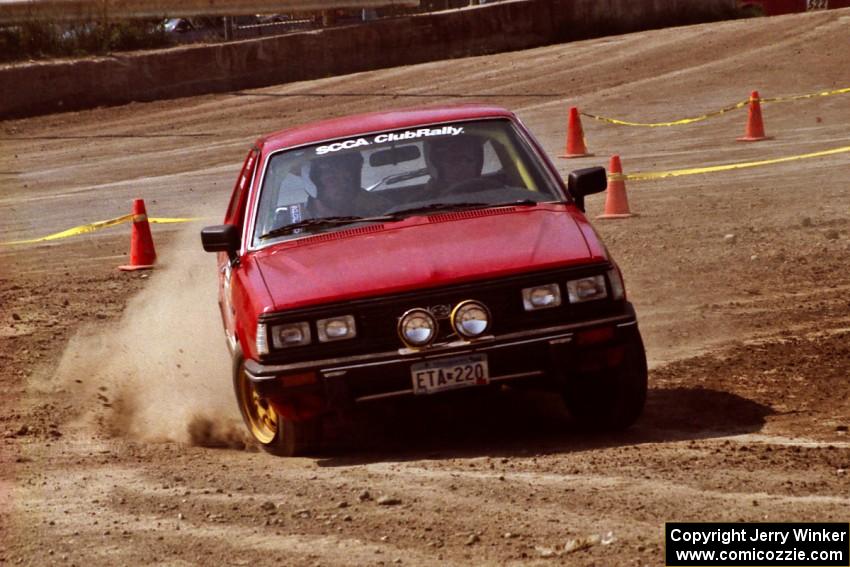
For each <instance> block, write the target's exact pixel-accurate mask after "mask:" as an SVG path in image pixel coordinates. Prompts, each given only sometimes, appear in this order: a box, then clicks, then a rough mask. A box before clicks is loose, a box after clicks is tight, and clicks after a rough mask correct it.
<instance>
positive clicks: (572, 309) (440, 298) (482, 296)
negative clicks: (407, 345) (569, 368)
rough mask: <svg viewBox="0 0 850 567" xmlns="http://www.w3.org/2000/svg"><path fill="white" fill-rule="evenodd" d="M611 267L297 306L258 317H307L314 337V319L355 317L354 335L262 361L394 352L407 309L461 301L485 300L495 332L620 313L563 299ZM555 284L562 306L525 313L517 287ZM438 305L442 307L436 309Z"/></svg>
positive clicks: (445, 329) (601, 304)
mask: <svg viewBox="0 0 850 567" xmlns="http://www.w3.org/2000/svg"><path fill="white" fill-rule="evenodd" d="M609 267H610V266H609V265H608V264H596V265H594V266H583V267H580V268H576V269H570V270H565V269H561V270H557V271H547V272H536V273H532V274H523V275H519V276H510V277H505V278H499V279H495V280H494V279H488V280H486V281H477V282H470V283H464V284H458V285H453V286H449V287H441V288H432V289H423V290H418V291H416V292H409V293H404V294H398V295H391V296H381V297H376V298H369V299H360V300H355V301H348V302H345V303H341V304H332V305H323V306H320V307H312V308H304V309H297V310H292V311H287V312H281V313H273V314H266V315H263V316H261V318H260V320H261V322H264V323H268V324H278V323H285V322H295V321H305V320H307V321H310V324H311V325H313V328H312V336H313V337H316V336H318V335H317V333H316V329H315V321H316V320H317V319H323V318H326V317H333V316H339V315H354V318H355V321H356V325H357V337H356V338H354V339H351V340H344V341H339V342H333V343H321V344H316V343H314V344H312V345H308V346H304V347H294V348H289V349H283V350H278V351H275V352H272V353H271V354H269V355H266V356H264V357H262V361H263V362H270V363H290V362H298V361H304V360H312V359H326V358H335V357H340V356H348V355H353V354H367V353H369V352H386V351H393V350H396V349H399V348H402V347H404V344H403V343H402V342H401V339H400V338H399V337H398V333H397V325H398V319H399V318H400V317H401V315H402V314H404V312H405V311H407V310H408V309H413V308H415V307H420V308H426V309H429V310H431V311H432V313H433V312H435V311H437V312H439V311H441V310H442V311H445V307H448V308H449V310H450V308H451V307H454V306H455V305H457V304H458V303H459V302H461V301H463V300H465V299H474V300H477V301H480V302H482V303H484V304H485V305H486V306H487V307H488V308H489V309H490V312H491V314H492V316H493V322H492V327H491V330H490V333H492V334H494V335H496V336H498V335H501V334H505V333H511V332H516V331H522V330H531V329H535V328H542V327H548V326H553V325H560V324H565V323H571V322H580V321H583V320H588V319H595V318H600V317H605V316H610V315H616V314H619V313H622V312H623V309H624V303H623V302H614V301H610V300H607V299H605V300H598V301H592V302H588V303H585V304H578V305H571V304H569V303H568V301H567V296H566V286H565V282H566V281H567V280H570V279H576V278H581V277H585V276H589V275H596V274H600V273H604V272H605V271H606V270H607V269H608V268H609ZM550 283H558V284H559V285H560V286H561V296H562V304H561V305H560V306H559V307H555V308H551V309H542V310H538V311H532V312H527V311H525V310H524V309H523V305H522V289H523V288H526V287H532V286H535V285H545V284H550ZM438 306H440V307H442V309H440V308H439V307H438ZM438 322H439V325H440V329H439V333H438V339H437V340H438V342H439V341H440V340H448V339H451V338H452V337H454V333H453V331H452V328H451V324H450V322H449V318H448V314H447V313H446V314H445V317H439V316H438Z"/></svg>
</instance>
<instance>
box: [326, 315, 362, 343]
mask: <svg viewBox="0 0 850 567" xmlns="http://www.w3.org/2000/svg"><path fill="white" fill-rule="evenodd" d="M316 329H317V330H318V332H319V342H320V343H327V342H330V341H341V340H343V339H353V338H354V337H356V336H357V328H356V327H355V326H354V317H353V316H351V315H345V316H343V317H332V318H330V319H319V320H318V321H316Z"/></svg>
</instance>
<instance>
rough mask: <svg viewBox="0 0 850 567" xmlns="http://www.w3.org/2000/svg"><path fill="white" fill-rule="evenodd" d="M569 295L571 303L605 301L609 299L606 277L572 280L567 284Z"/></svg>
mask: <svg viewBox="0 0 850 567" xmlns="http://www.w3.org/2000/svg"><path fill="white" fill-rule="evenodd" d="M567 293H569V296H570V303H581V302H583V301H593V300H594V299H605V298H606V297H608V290H607V289H606V288H605V276H592V277H589V278H581V279H580V280H570V281H568V282H567Z"/></svg>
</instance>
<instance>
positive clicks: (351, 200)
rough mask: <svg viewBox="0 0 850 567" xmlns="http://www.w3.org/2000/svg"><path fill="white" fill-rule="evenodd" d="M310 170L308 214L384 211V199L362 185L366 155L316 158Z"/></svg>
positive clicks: (306, 210) (322, 216) (316, 216)
mask: <svg viewBox="0 0 850 567" xmlns="http://www.w3.org/2000/svg"><path fill="white" fill-rule="evenodd" d="M307 169H308V171H306V172H305V173H306V176H304V177H305V178H306V179H307V183H308V185H312V187H310V189H313V190H312V191H310V190H308V194H309V195H310V196H309V198H308V199H307V203H306V204H305V205H304V213H305V214H304V216H305V217H306V218H324V217H336V216H352V215H356V216H372V215H376V214H379V213H381V212H383V211H382V210H381V203H379V202H377V200H376V199H372V198H371V196H370V195H369V193H367V192H366V191H364V190H363V188H362V187H361V186H360V183H361V173H362V169H363V156H362V155H360V154H359V153H346V154H334V155H330V156H323V157H320V158H316V159H314V160H312V161H311V162H310V163H309V164H308V166H307Z"/></svg>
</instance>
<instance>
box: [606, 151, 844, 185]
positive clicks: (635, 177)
mask: <svg viewBox="0 0 850 567" xmlns="http://www.w3.org/2000/svg"><path fill="white" fill-rule="evenodd" d="M845 152H850V146H844V147H841V148H835V149H832V150H824V151H820V152H813V153H810V154H800V155H796V156H787V157H781V158H775V159H765V160H761V161H748V162H741V163H727V164H723V165H711V166H708V167H691V168H688V169H674V170H672V171H648V172H645V173H629V174H625V175H624V174H622V173H612V174H609V175H608V179H610V180H612V181H648V180H650V179H664V178H665V177H679V176H681V175H697V174H700V173H713V172H715V171H729V170H733V169H746V168H748V167H759V166H762V165H772V164H775V163H784V162H788V161H796V160H800V159H810V158H816V157H824V156H830V155H834V154H841V153H845Z"/></svg>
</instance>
